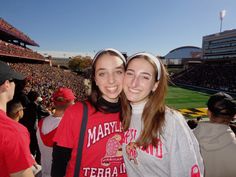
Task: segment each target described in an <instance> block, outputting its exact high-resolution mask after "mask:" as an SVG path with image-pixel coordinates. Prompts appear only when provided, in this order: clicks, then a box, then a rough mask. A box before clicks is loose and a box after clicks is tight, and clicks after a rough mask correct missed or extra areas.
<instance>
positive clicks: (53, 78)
mask: <svg viewBox="0 0 236 177" xmlns="http://www.w3.org/2000/svg"><path fill="white" fill-rule="evenodd" d="M10 66H11V67H12V68H13V69H14V70H16V71H18V72H21V73H22V74H23V75H24V76H26V86H25V93H26V94H28V93H29V92H30V91H35V92H37V93H39V95H40V96H41V98H42V104H43V105H44V107H46V108H48V109H49V110H50V109H51V107H52V105H51V101H50V98H51V96H52V93H53V92H54V91H55V90H56V89H57V88H59V87H68V88H70V89H72V90H73V92H74V93H75V95H76V97H77V100H83V99H85V98H86V93H87V91H86V86H85V85H84V78H83V77H81V76H79V75H77V74H76V73H73V72H70V71H67V70H62V69H60V68H57V67H51V66H50V65H49V64H31V63H10Z"/></svg>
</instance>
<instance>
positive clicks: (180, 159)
mask: <svg viewBox="0 0 236 177" xmlns="http://www.w3.org/2000/svg"><path fill="white" fill-rule="evenodd" d="M144 105H145V103H143V104H140V105H132V111H133V112H132V118H131V124H130V128H129V130H128V131H126V132H125V138H124V143H123V145H122V151H123V155H124V160H125V165H126V170H127V173H128V176H130V177H136V176H139V177H203V171H204V166H203V161H202V158H201V155H200V150H199V144H198V142H197V140H196V138H195V136H194V134H193V133H192V131H191V130H190V129H189V127H188V125H187V123H186V121H185V119H184V118H183V116H182V115H181V114H180V113H178V112H177V111H174V110H171V109H169V108H167V110H166V113H165V125H164V129H163V135H162V136H161V138H160V139H159V140H158V146H157V147H153V146H151V145H150V146H149V147H148V148H147V149H142V147H137V146H136V145H135V141H136V140H137V138H138V137H139V135H140V132H141V130H142V126H143V125H142V121H141V115H142V111H143V108H144Z"/></svg>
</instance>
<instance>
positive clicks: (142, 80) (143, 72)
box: [123, 58, 158, 104]
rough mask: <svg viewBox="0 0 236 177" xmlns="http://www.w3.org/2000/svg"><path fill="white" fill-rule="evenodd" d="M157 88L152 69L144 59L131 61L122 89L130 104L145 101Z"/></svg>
mask: <svg viewBox="0 0 236 177" xmlns="http://www.w3.org/2000/svg"><path fill="white" fill-rule="evenodd" d="M157 86H158V82H156V75H155V70H154V67H153V66H152V64H151V63H149V61H147V60H145V59H144V58H136V59H132V60H131V61H130V62H129V64H128V66H127V70H126V72H125V77H124V83H123V89H124V92H125V95H126V97H127V99H128V100H129V101H130V102H131V103H132V104H138V103H141V102H143V101H146V100H147V99H148V97H149V95H150V93H151V92H152V91H155V90H156V88H157Z"/></svg>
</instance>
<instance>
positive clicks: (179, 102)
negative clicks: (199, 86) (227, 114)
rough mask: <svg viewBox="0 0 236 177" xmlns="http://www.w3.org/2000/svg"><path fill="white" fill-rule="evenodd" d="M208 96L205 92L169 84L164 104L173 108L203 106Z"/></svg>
mask: <svg viewBox="0 0 236 177" xmlns="http://www.w3.org/2000/svg"><path fill="white" fill-rule="evenodd" d="M208 98H209V95H208V94H206V93H201V92H197V91H192V90H187V89H183V88H179V87H172V86H170V87H169V89H168V93H167V98H166V104H167V105H168V106H170V107H172V108H175V109H189V108H205V107H206V102H207V100H208Z"/></svg>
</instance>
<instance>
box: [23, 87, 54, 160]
mask: <svg viewBox="0 0 236 177" xmlns="http://www.w3.org/2000/svg"><path fill="white" fill-rule="evenodd" d="M28 98H29V100H30V103H29V104H28V106H27V107H26V108H25V110H24V117H23V118H22V119H21V120H20V123H22V124H23V125H24V126H26V127H27V129H28V131H29V133H30V140H31V141H30V151H31V154H33V156H34V157H35V160H36V161H37V163H39V164H41V163H40V151H39V147H38V141H37V137H36V128H37V124H38V121H39V120H40V119H41V118H42V117H46V116H48V115H49V114H50V113H49V112H48V111H46V110H45V109H44V108H43V107H42V106H41V104H40V101H42V98H41V97H40V95H39V94H38V93H37V92H35V91H30V92H29V93H28Z"/></svg>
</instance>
